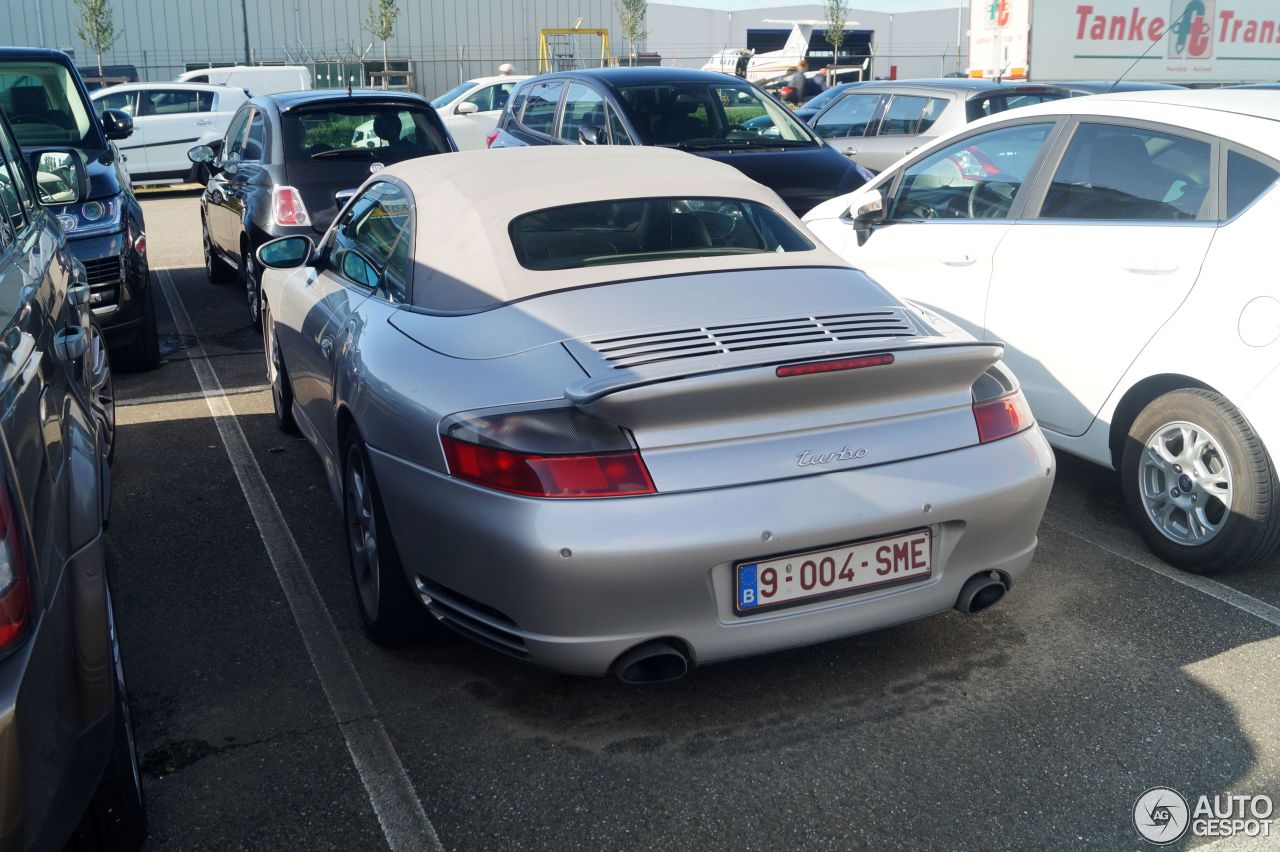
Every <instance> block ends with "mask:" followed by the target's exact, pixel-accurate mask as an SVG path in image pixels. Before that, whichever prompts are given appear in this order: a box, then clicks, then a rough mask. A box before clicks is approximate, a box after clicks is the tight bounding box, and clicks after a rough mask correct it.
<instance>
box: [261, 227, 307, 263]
mask: <svg viewBox="0 0 1280 852" xmlns="http://www.w3.org/2000/svg"><path fill="white" fill-rule="evenodd" d="M315 250H316V244H315V243H313V242H312V241H311V238H310V237H308V236H303V235H298V236H293V237H280V238H279V239H275V240H272V241H271V242H269V243H263V244H262V246H261V247H259V249H258V262H259V263H261V264H262V265H263V266H265V267H266V268H268V269H298V268H299V267H302V266H306V264H307V261H309V260H311V256H312V255H313V254H314V253H315Z"/></svg>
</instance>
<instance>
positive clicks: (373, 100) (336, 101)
mask: <svg viewBox="0 0 1280 852" xmlns="http://www.w3.org/2000/svg"><path fill="white" fill-rule="evenodd" d="M373 91H374V90H372V89H356V90H355V91H354V92H353V93H352V94H350V95H348V94H346V93H345V92H343V93H342V94H335V95H333V96H332V97H322V98H304V99H302V100H299V101H293V102H291V103H288V104H285V105H284V106H281V107H280V113H281V115H288V114H289V113H291V112H298V111H299V110H308V109H311V108H313V107H326V106H335V105H343V104H350V103H352V102H357V103H359V104H361V105H362V106H363V105H368V106H401V107H402V106H417V107H421V106H430V105H431V102H430V101H428V100H427V99H426V98H424V97H422V96H421V95H415V94H413V93H411V92H405V93H404V94H401V95H399V96H396V95H388V94H387V93H386V92H378V93H377V94H376V96H374V97H368V95H369V94H370V93H372V92H373Z"/></svg>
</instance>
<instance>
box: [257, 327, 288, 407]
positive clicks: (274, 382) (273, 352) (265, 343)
mask: <svg viewBox="0 0 1280 852" xmlns="http://www.w3.org/2000/svg"><path fill="white" fill-rule="evenodd" d="M262 352H263V355H265V356H266V361H267V381H268V382H269V383H270V385H271V404H272V405H273V406H275V409H276V417H279V416H280V413H281V412H282V411H283V410H284V389H283V388H282V387H281V384H280V382H281V370H280V344H279V343H277V342H276V330H275V329H274V328H273V327H272V325H271V309H270V308H268V307H266V306H265V305H264V306H263V308H262Z"/></svg>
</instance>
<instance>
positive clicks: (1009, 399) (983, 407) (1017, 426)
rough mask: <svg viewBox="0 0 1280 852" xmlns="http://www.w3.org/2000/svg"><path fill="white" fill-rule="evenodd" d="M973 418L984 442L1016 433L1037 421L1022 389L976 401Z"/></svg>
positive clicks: (979, 435)
mask: <svg viewBox="0 0 1280 852" xmlns="http://www.w3.org/2000/svg"><path fill="white" fill-rule="evenodd" d="M973 419H974V421H975V422H976V423H977V424H978V440H979V441H981V442H982V443H984V444H987V443H990V442H992V441H998V440H1000V439H1001V438H1007V437H1009V436H1010V435H1016V434H1018V433H1019V432H1021V431H1022V430H1023V429H1029V428H1030V427H1031V426H1032V425H1033V424H1034V423H1035V422H1036V421H1035V418H1034V417H1032V416H1031V407H1030V406H1029V405H1027V399H1026V397H1024V396H1023V395H1022V391H1020V390H1016V391H1014V392H1013V393H1010V394H1006V395H1004V396H1002V397H998V398H997V399H993V400H989V401H987V402H975V403H974V404H973Z"/></svg>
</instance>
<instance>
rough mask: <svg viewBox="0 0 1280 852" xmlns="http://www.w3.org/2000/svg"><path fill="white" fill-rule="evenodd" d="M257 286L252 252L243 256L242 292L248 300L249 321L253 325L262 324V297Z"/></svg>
mask: <svg viewBox="0 0 1280 852" xmlns="http://www.w3.org/2000/svg"><path fill="white" fill-rule="evenodd" d="M260 290H261V288H260V287H259V286H258V264H257V261H256V260H254V257H253V252H252V250H250V251H248V252H245V256H244V291H245V297H246V298H247V299H248V300H249V319H250V320H251V321H252V322H253V324H254V325H258V324H259V323H261V322H262V297H261V293H260Z"/></svg>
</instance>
